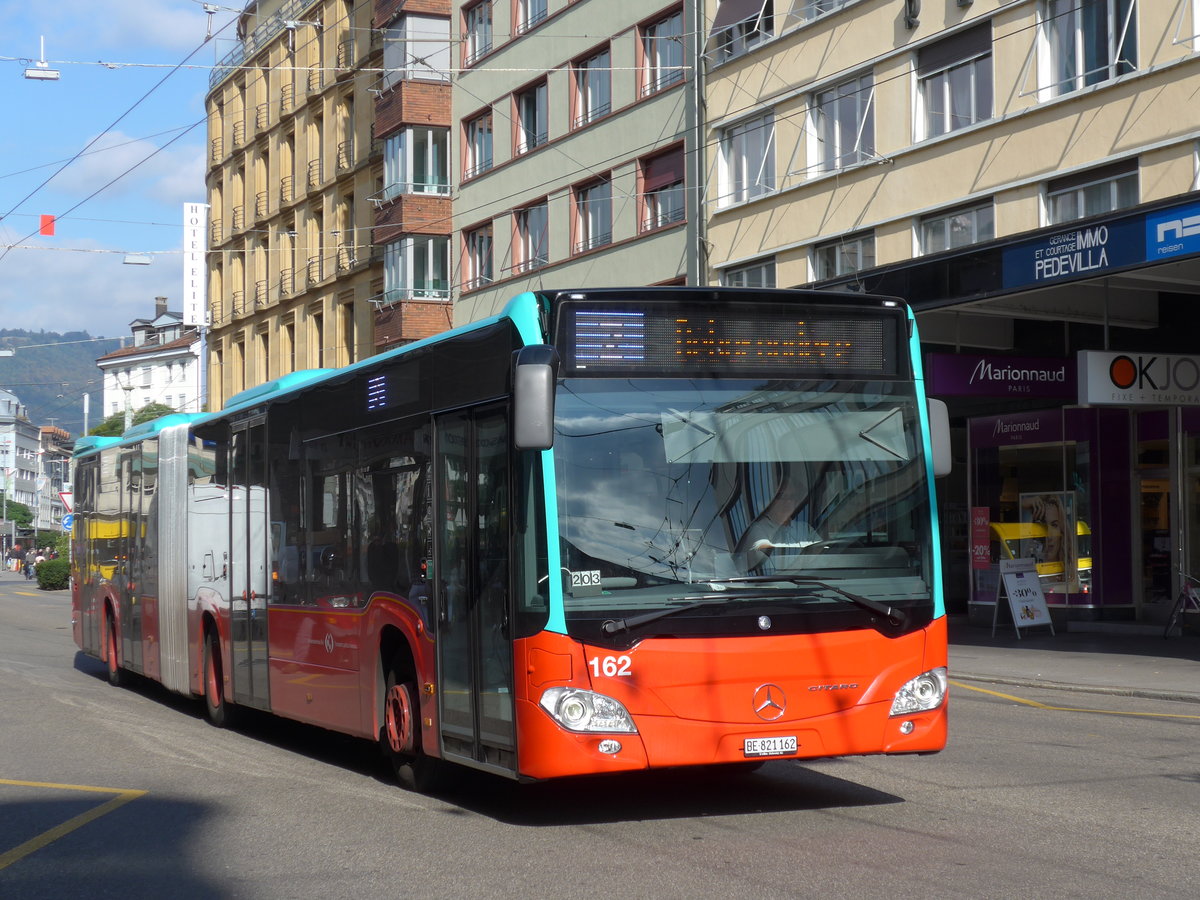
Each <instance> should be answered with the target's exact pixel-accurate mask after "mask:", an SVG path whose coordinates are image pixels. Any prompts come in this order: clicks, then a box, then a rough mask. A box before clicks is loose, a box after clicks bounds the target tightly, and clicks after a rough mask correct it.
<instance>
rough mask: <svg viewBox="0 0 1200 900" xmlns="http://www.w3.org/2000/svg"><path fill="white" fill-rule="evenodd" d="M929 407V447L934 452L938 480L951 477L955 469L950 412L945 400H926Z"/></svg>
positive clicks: (935, 472) (935, 475)
mask: <svg viewBox="0 0 1200 900" xmlns="http://www.w3.org/2000/svg"><path fill="white" fill-rule="evenodd" d="M926 403H927V404H928V407H929V446H930V449H931V450H932V451H933V474H934V477H936V478H941V477H942V476H943V475H949V474H950V471H951V469H953V467H954V464H953V457H952V455H951V453H950V411H949V410H948V409H947V408H946V402H945V401H944V400H934V399H933V398H932V397H930V398H928V399H927V400H926Z"/></svg>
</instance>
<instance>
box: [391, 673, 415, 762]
mask: <svg viewBox="0 0 1200 900" xmlns="http://www.w3.org/2000/svg"><path fill="white" fill-rule="evenodd" d="M413 722H414V712H413V701H412V694H411V693H410V692H409V690H408V685H407V684H394V685H392V687H391V690H389V691H388V695H387V700H386V702H385V703H384V729H385V731H386V732H387V741H388V748H389V749H390V750H391V751H392V752H393V753H412V752H413V746H414V743H413V737H414V725H413Z"/></svg>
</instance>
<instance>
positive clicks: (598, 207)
mask: <svg viewBox="0 0 1200 900" xmlns="http://www.w3.org/2000/svg"><path fill="white" fill-rule="evenodd" d="M611 243H612V183H611V182H610V181H608V179H604V180H603V181H594V182H592V183H591V184H588V185H585V186H583V187H580V188H576V189H575V252H576V253H585V252H587V251H588V250H592V249H594V248H596V247H602V246H604V245H605V244H611Z"/></svg>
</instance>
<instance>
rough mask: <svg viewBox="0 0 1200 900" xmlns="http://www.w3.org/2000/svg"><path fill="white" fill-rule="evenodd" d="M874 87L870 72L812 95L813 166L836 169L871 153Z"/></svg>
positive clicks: (825, 169)
mask: <svg viewBox="0 0 1200 900" xmlns="http://www.w3.org/2000/svg"><path fill="white" fill-rule="evenodd" d="M874 101H875V87H874V81H873V80H872V78H871V76H870V75H863V76H861V77H859V78H852V79H850V80H849V81H843V82H842V83H841V84H837V85H834V86H833V87H831V88H829V89H828V90H824V91H820V92H818V93H817V94H816V95H815V96H814V97H813V124H814V128H813V133H814V134H815V135H816V141H817V151H816V159H817V169H818V171H820V172H836V171H838V170H839V169H844V168H846V167H847V166H852V165H856V164H857V163H861V162H865V161H867V160H869V159H873V158H874V157H875V102H874Z"/></svg>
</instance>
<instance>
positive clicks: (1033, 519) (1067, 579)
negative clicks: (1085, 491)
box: [1021, 491, 1079, 593]
mask: <svg viewBox="0 0 1200 900" xmlns="http://www.w3.org/2000/svg"><path fill="white" fill-rule="evenodd" d="M1021 521H1022V522H1030V523H1033V524H1036V525H1041V526H1042V528H1043V529H1044V531H1045V533H1044V535H1041V536H1038V537H1034V538H1030V539H1028V540H1025V541H1022V542H1021V555H1022V556H1025V557H1032V558H1033V559H1034V560H1035V561H1036V562H1038V563H1039V564H1042V563H1050V564H1053V563H1057V564H1058V565H1055V566H1052V570H1053V573H1054V577H1053V578H1052V579H1051V580H1052V581H1055V582H1062V583H1063V587H1062V588H1061V590H1063V591H1065V592H1068V593H1070V592H1076V591H1078V590H1079V569H1078V564H1077V559H1078V548H1077V546H1076V544H1077V541H1076V534H1075V530H1076V529H1075V493H1074V491H1056V492H1047V493H1036V494H1021ZM1059 566H1061V569H1060V568H1059ZM1060 572H1061V574H1059V573H1060Z"/></svg>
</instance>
